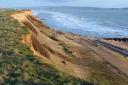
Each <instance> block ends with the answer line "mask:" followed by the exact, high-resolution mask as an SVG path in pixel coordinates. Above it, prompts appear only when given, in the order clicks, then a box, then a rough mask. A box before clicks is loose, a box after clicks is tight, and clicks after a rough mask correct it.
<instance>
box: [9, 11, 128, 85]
mask: <svg viewBox="0 0 128 85" xmlns="http://www.w3.org/2000/svg"><path fill="white" fill-rule="evenodd" d="M11 17H13V18H14V19H16V20H18V21H19V22H20V23H21V24H22V25H25V26H26V27H27V28H28V29H29V34H27V35H24V36H23V37H22V42H23V43H25V44H26V45H28V46H29V47H30V48H31V50H32V51H33V52H34V54H35V55H36V56H38V57H39V58H40V59H41V60H42V61H44V62H46V63H47V64H49V65H52V66H54V67H55V68H57V69H58V70H59V71H62V72H65V73H68V74H70V75H73V76H75V77H78V78H81V79H86V80H90V81H91V82H93V83H94V84H96V85H128V60H127V59H126V58H124V57H122V56H121V55H119V54H118V53H115V52H113V51H111V50H109V49H107V48H105V47H103V46H98V45H96V44H94V43H93V42H92V40H93V39H91V38H86V37H81V36H78V35H75V34H71V33H64V32H60V31H55V30H53V29H51V28H49V27H48V26H46V25H45V24H43V23H42V22H41V21H40V20H39V19H38V18H36V17H34V16H32V12H31V11H29V10H26V11H17V12H15V13H12V14H11Z"/></svg>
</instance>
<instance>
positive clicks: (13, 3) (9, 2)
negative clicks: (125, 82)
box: [0, 0, 128, 8]
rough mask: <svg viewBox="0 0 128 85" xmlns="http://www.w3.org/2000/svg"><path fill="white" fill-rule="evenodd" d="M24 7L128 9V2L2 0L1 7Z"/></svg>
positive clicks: (0, 0) (121, 0)
mask: <svg viewBox="0 0 128 85" xmlns="http://www.w3.org/2000/svg"><path fill="white" fill-rule="evenodd" d="M23 6H28V7H31V6H85V7H109V8H122V7H128V0H0V7H23Z"/></svg>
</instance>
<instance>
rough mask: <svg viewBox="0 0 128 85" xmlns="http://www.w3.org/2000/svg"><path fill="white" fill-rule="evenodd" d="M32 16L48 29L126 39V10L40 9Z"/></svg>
mask: <svg viewBox="0 0 128 85" xmlns="http://www.w3.org/2000/svg"><path fill="white" fill-rule="evenodd" d="M33 14H34V15H36V16H37V17H39V18H40V19H41V20H42V21H43V22H44V23H46V24H47V25H49V26H50V27H52V28H54V29H56V30H61V31H66V32H72V33H76V34H80V35H84V36H91V37H128V9H98V8H85V7H40V8H33Z"/></svg>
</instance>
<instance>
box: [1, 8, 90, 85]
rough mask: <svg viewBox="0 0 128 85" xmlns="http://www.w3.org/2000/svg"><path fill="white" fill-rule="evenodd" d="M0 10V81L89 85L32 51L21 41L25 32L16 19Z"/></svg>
mask: <svg viewBox="0 0 128 85" xmlns="http://www.w3.org/2000/svg"><path fill="white" fill-rule="evenodd" d="M8 12H10V11H5V10H0V83H1V84H3V85H7V84H8V85H19V84H22V85H91V84H89V83H87V82H86V81H84V80H80V79H77V78H74V77H72V76H69V75H67V74H64V73H62V72H59V71H57V70H56V69H54V68H53V67H52V66H49V65H47V64H45V63H43V62H42V61H40V60H39V59H37V57H36V56H34V55H33V53H32V52H31V50H30V49H29V48H28V47H27V46H26V45H24V44H22V43H21V36H22V35H25V34H27V33H28V31H27V29H26V28H25V27H23V26H21V25H20V24H19V23H18V22H17V21H16V20H14V19H12V18H10V17H8V16H7V15H6V14H7V13H8Z"/></svg>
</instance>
